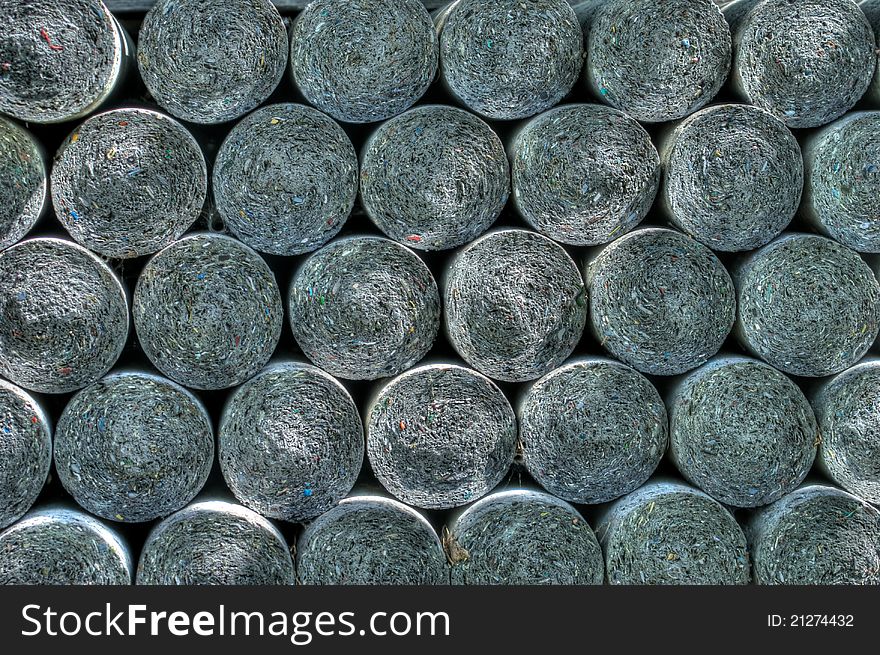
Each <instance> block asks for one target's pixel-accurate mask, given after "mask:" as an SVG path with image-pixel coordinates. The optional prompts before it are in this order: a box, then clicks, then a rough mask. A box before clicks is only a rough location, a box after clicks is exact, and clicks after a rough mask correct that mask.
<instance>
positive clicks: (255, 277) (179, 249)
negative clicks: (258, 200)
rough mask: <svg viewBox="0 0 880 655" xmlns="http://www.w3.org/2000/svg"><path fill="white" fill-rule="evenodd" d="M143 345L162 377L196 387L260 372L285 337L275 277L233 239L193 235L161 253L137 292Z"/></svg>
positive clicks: (135, 311)
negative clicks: (281, 338) (282, 329)
mask: <svg viewBox="0 0 880 655" xmlns="http://www.w3.org/2000/svg"><path fill="white" fill-rule="evenodd" d="M132 312H133V314H134V325H135V329H136V330H137V335H138V339H139V340H140V344H141V348H143V351H144V352H145V353H146V355H147V357H149V358H150V361H151V362H153V364H154V365H155V366H156V368H158V369H159V370H160V371H161V372H162V373H163V374H164V375H167V376H168V377H170V378H171V379H173V380H174V381H176V382H179V383H180V384H183V385H186V386H188V387H192V388H194V389H224V388H226V387H232V386H235V385H237V384H241V383H242V382H244V381H245V380H247V379H248V378H251V377H253V376H254V374H256V373H257V371H259V370H260V369H261V368H263V366H265V365H266V363H267V362H268V361H269V358H270V357H271V355H272V352H273V351H274V350H275V346H276V345H277V344H278V340H279V338H280V337H281V326H282V323H283V309H282V305H281V293H280V292H279V290H278V285H277V283H276V282H275V275H274V274H273V273H272V271H271V269H270V268H269V267H268V266H267V265H266V262H264V261H263V259H262V258H261V257H260V256H259V255H258V254H257V253H255V252H254V251H253V250H251V249H250V248H248V247H247V246H245V245H243V244H242V243H240V242H238V241H236V240H235V239H232V238H231V237H227V236H223V235H219V234H194V235H190V236H187V237H184V238H183V239H181V240H180V241H176V242H175V243H173V244H171V245H170V246H168V247H167V248H165V249H164V250H162V251H160V252H159V253H158V254H156V255H155V256H154V257H153V258H152V259H151V260H150V261H149V262H148V263H147V265H146V266H145V267H144V270H143V272H142V273H141V276H140V278H139V279H138V283H137V287H136V288H135V292H134V302H133V310H132Z"/></svg>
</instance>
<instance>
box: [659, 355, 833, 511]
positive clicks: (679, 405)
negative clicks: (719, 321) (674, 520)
mask: <svg viewBox="0 0 880 655" xmlns="http://www.w3.org/2000/svg"><path fill="white" fill-rule="evenodd" d="M666 403H667V406H668V408H669V454H670V458H671V459H672V461H673V462H674V463H675V465H676V466H677V467H678V470H679V471H681V473H682V475H683V476H684V477H685V478H686V479H687V480H688V481H689V482H691V484H694V485H696V486H698V487H699V488H700V489H702V490H703V491H705V492H706V493H708V494H709V495H710V496H712V497H714V498H715V499H716V500H719V501H721V502H722V503H724V504H726V505H732V506H735V507H756V506H758V505H766V504H767V503H771V502H773V501H774V500H778V499H779V498H781V497H782V496H784V495H785V494H787V493H789V492H791V491H793V490H794V489H795V488H796V487H797V486H798V485H799V484H800V483H801V482H802V481H803V479H804V478H805V477H806V475H807V473H808V472H809V470H810V467H811V466H812V465H813V459H814V457H815V455H816V445H817V444H818V442H819V431H818V429H817V426H816V418H815V417H814V416H813V410H812V408H811V407H810V404H809V402H807V399H806V398H805V397H804V394H803V393H802V392H801V390H800V389H799V388H798V387H797V385H795V384H794V382H792V381H791V380H789V379H788V378H787V377H785V375H783V374H782V373H780V372H779V371H777V370H776V369H775V368H773V367H772V366H769V365H767V364H765V363H763V362H760V361H758V360H754V359H751V358H749V357H740V356H732V355H731V356H721V357H716V358H713V359H711V360H709V361H708V362H707V363H706V364H703V366H701V367H700V368H698V369H697V370H695V371H692V372H691V373H688V374H687V375H686V376H685V377H684V378H682V379H681V380H679V381H677V383H676V384H675V385H674V386H673V387H672V389H671V391H670V393H669V395H668V397H667V399H666Z"/></svg>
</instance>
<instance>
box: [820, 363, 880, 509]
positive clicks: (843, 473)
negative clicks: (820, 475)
mask: <svg viewBox="0 0 880 655" xmlns="http://www.w3.org/2000/svg"><path fill="white" fill-rule="evenodd" d="M813 409H814V410H815V411H816V419H817V420H818V422H819V430H820V432H821V434H822V442H821V443H820V444H819V453H818V460H817V463H818V464H819V466H820V467H821V468H822V470H823V471H824V472H825V474H826V475H828V477H829V478H831V480H832V481H833V482H835V483H836V484H839V485H840V486H841V487H843V488H844V489H846V490H847V491H849V492H850V493H852V494H855V495H856V496H858V497H860V498H864V499H865V500H867V501H868V502H869V503H873V504H875V505H880V362H878V361H876V360H873V359H872V360H865V361H862V362H860V363H859V364H856V365H855V366H853V367H852V368H849V369H847V370H846V371H844V372H843V373H840V374H839V375H837V376H836V377H834V378H832V379H831V380H828V381H826V382H823V383H822V385H821V386H820V387H819V388H818V390H817V392H816V393H815V394H814V396H813Z"/></svg>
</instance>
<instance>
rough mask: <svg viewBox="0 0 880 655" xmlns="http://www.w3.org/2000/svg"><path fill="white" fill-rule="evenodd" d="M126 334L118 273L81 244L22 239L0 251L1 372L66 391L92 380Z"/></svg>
mask: <svg viewBox="0 0 880 655" xmlns="http://www.w3.org/2000/svg"><path fill="white" fill-rule="evenodd" d="M127 338H128V301H127V299H126V295H125V291H124V289H123V287H122V283H121V282H120V281H119V278H117V277H116V275H115V274H114V273H113V272H112V271H111V270H110V268H109V267H108V266H107V265H106V264H105V263H104V262H102V261H101V260H100V259H98V258H97V257H95V255H93V254H92V253H90V252H89V251H88V250H86V249H85V248H82V247H81V246H78V245H76V244H74V243H71V242H69V241H64V240H62V239H46V238H38V239H27V240H25V241H22V242H20V243H17V244H16V245H14V246H12V247H11V248H8V249H7V250H5V251H3V252H2V253H0V374H2V375H3V376H4V377H6V378H8V379H9V380H11V381H12V382H14V383H15V384H17V385H20V386H22V387H25V388H26V389H30V390H32V391H37V392H41V393H67V392H69V391H75V390H76V389H81V388H82V387H84V386H86V385H88V384H91V383H92V382H95V381H96V380H97V379H99V378H100V377H101V376H103V375H104V374H105V373H107V371H109V370H110V367H111V366H113V364H114V363H115V362H116V360H117V359H118V358H119V355H120V353H121V352H122V349H123V347H124V346H125V342H126V339H127Z"/></svg>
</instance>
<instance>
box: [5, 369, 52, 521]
mask: <svg viewBox="0 0 880 655" xmlns="http://www.w3.org/2000/svg"><path fill="white" fill-rule="evenodd" d="M0 444H2V446H3V458H2V459H0V529H3V528H5V527H6V526H8V525H11V524H12V523H14V522H15V521H17V520H18V519H19V518H21V517H22V515H24V513H25V512H27V511H28V510H29V509H30V508H31V505H33V504H34V501H36V500H37V497H38V496H39V495H40V492H41V491H42V490H43V485H44V484H45V483H46V476H48V475H49V467H50V466H51V465H52V427H51V425H50V423H49V417H48V416H47V415H46V412H45V411H44V410H43V408H42V406H41V405H40V403H39V402H38V401H37V400H36V399H35V398H33V397H32V396H31V395H30V394H28V393H27V392H25V391H24V390H23V389H19V388H18V387H16V386H15V385H14V384H10V383H9V382H7V381H6V380H0Z"/></svg>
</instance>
